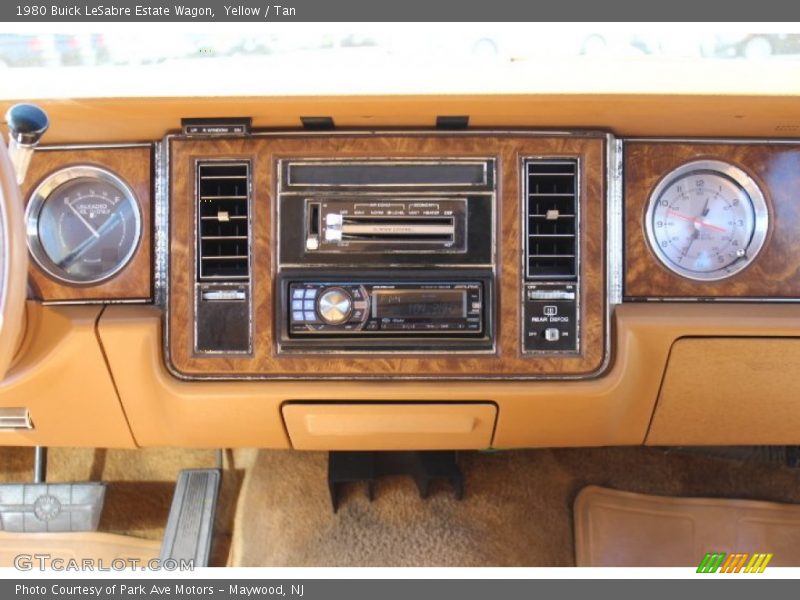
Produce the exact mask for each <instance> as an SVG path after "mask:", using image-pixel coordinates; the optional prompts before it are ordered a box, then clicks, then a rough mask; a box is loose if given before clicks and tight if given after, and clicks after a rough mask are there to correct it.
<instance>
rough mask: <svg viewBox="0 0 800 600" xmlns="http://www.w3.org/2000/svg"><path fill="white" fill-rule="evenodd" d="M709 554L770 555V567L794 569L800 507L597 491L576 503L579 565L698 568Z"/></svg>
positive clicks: (799, 556) (799, 550)
mask: <svg viewBox="0 0 800 600" xmlns="http://www.w3.org/2000/svg"><path fill="white" fill-rule="evenodd" d="M708 552H724V553H725V554H726V555H728V556H730V555H731V554H735V553H747V554H748V555H753V554H756V553H771V554H773V557H772V558H771V561H770V564H771V565H772V566H797V565H800V506H798V505H793V504H779V503H777V502H759V501H754V500H732V499H724V498H671V497H665V496H651V495H646V494H634V493H631V492H621V491H617V490H610V489H605V488H600V487H596V486H589V487H587V488H585V489H583V490H582V491H581V492H580V494H578V497H577V499H576V500H575V555H576V562H577V564H578V566H584V567H644V566H648V567H682V566H685V567H690V566H694V567H696V566H698V565H699V564H700V562H701V560H702V559H703V557H704V556H705V554H706V553H708Z"/></svg>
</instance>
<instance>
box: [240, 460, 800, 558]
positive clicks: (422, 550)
mask: <svg viewBox="0 0 800 600" xmlns="http://www.w3.org/2000/svg"><path fill="white" fill-rule="evenodd" d="M459 464H460V465H461V468H462V470H463V472H464V477H465V482H466V496H465V498H464V500H462V501H461V502H458V501H456V500H455V499H453V497H452V494H451V492H450V489H449V487H448V486H447V485H446V484H443V485H441V486H440V487H438V488H436V489H434V490H432V492H431V497H430V498H429V499H428V500H427V501H423V500H421V499H420V498H419V495H418V493H417V490H416V487H415V485H414V483H413V482H412V481H411V480H410V479H407V478H389V479H386V480H382V481H380V482H379V483H378V487H377V490H376V497H375V500H374V502H372V503H370V502H369V500H368V499H367V497H366V489H365V488H366V486H364V485H362V486H349V487H345V489H344V491H343V492H344V493H343V496H342V501H341V506H340V508H339V511H338V512H337V513H335V514H334V513H333V511H332V510H331V504H330V498H329V495H328V488H327V455H326V454H325V453H317V452H292V451H269V450H262V451H259V452H258V453H257V454H255V455H254V457H253V459H252V461H251V462H250V463H249V464H248V466H247V469H246V475H245V480H244V483H243V487H242V491H241V493H240V495H239V505H238V509H237V513H236V520H235V527H234V535H233V548H232V561H231V562H232V564H234V565H236V566H572V565H574V564H575V546H574V543H573V540H574V535H573V515H572V508H573V503H574V501H575V497H576V496H577V494H578V492H579V491H580V490H581V489H583V488H584V487H586V486H587V485H599V486H604V487H612V488H616V489H624V490H630V491H633V492H640V493H649V494H660V495H665V496H709V497H727V498H752V499H759V500H771V501H776V502H793V503H800V472H798V471H797V470H794V469H789V468H787V467H784V466H781V465H774V464H768V465H763V464H757V463H752V462H743V461H729V460H720V459H717V458H712V457H706V456H700V455H695V454H683V453H667V452H664V451H663V450H659V449H652V448H641V447H633V448H582V449H559V450H514V451H506V452H495V453H477V452H465V453H461V454H460V456H459ZM765 551H771V550H769V549H767V550H765ZM776 564H777V563H776ZM796 564H797V565H798V566H800V561H798V562H797V563H796Z"/></svg>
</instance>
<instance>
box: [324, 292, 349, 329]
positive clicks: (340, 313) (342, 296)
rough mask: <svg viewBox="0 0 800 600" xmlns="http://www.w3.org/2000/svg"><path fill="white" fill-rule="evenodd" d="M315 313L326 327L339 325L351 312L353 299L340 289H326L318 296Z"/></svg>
mask: <svg viewBox="0 0 800 600" xmlns="http://www.w3.org/2000/svg"><path fill="white" fill-rule="evenodd" d="M317 311H318V312H319V318H320V319H322V320H323V321H324V322H325V323H327V324H328V325H341V324H342V323H344V322H345V321H347V319H348V318H349V317H350V313H351V312H352V311H353V298H352V296H350V294H348V293H347V292H346V291H345V290H343V289H342V288H328V289H327V290H325V291H324V292H322V294H320V297H319V301H318V302H317Z"/></svg>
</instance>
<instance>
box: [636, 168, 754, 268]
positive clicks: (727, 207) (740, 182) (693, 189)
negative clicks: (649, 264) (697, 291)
mask: <svg viewBox="0 0 800 600" xmlns="http://www.w3.org/2000/svg"><path fill="white" fill-rule="evenodd" d="M768 225H769V213H768V210H767V203H766V201H765V200H764V194H762V193H761V190H760V189H759V188H758V186H757V185H756V183H755V182H754V181H753V180H752V179H751V178H750V177H749V176H748V175H747V174H746V173H745V172H744V171H742V170H741V169H739V168H738V167H734V166H733V165H730V164H728V163H725V162H721V161H716V160H699V161H694V162H690V163H687V164H685V165H682V166H680V167H678V168H677V169H675V170H674V171H672V172H671V173H669V174H668V175H667V176H666V177H664V179H662V180H661V182H660V183H659V184H658V186H656V189H655V190H654V191H653V194H652V195H651V196H650V201H649V205H648V208H647V216H646V222H645V226H646V230H647V239H648V242H649V243H650V246H651V248H652V249H653V252H655V254H656V256H657V257H658V259H659V260H660V261H661V262H662V263H663V264H664V266H666V267H667V268H668V269H670V270H671V271H673V272H675V273H677V274H678V275H681V276H683V277H687V278H689V279H696V280H699V281H715V280H718V279H724V278H726V277H730V276H731V275H734V274H736V273H738V272H739V271H741V270H742V269H744V268H745V267H746V266H747V265H749V264H750V263H751V262H752V261H753V259H754V258H755V257H756V255H757V254H758V252H759V250H761V247H762V246H763V245H764V240H765V239H766V235H767V227H768Z"/></svg>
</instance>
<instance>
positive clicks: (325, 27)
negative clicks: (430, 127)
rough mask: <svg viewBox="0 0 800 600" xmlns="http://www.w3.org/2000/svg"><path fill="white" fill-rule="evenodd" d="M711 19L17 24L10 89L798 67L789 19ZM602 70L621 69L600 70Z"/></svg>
mask: <svg viewBox="0 0 800 600" xmlns="http://www.w3.org/2000/svg"><path fill="white" fill-rule="evenodd" d="M711 25H715V24H711ZM711 25H709V24H680V27H679V28H677V29H676V28H675V27H670V26H669V24H660V25H653V24H650V25H648V24H640V25H638V26H637V25H635V24H632V25H619V24H618V25H613V24H590V25H589V24H587V25H586V26H585V27H583V26H580V25H575V24H531V23H515V24H509V23H481V24H478V23H460V24H459V23H391V24H380V23H356V24H347V23H325V24H313V23H287V24H281V25H275V26H273V27H270V28H266V27H263V26H253V24H240V25H237V26H236V27H235V28H234V27H231V26H230V25H226V24H214V25H213V26H212V25H208V24H207V25H203V24H197V25H196V26H192V25H191V24H188V25H187V24H175V23H172V24H162V23H152V24H148V26H147V28H146V31H147V33H146V34H145V33H143V32H144V31H145V28H144V27H136V28H133V27H125V25H123V24H100V25H98V24H70V26H69V28H67V27H66V26H65V25H64V24H63V23H62V24H50V25H49V26H48V24H40V25H37V26H36V28H35V29H30V30H28V31H26V30H24V29H21V27H20V26H19V25H17V24H15V25H13V26H12V25H11V24H5V28H3V26H0V72H4V74H5V76H4V77H3V85H2V88H0V97H3V98H6V99H8V98H23V97H28V98H60V97H62V98H80V97H113V96H128V97H131V96H187V95H203V96H229V95H266V94H282V95H292V94H358V93H375V94H381V93H392V94H398V93H430V92H444V93H452V92H459V91H467V92H473V93H474V92H484V93H491V92H494V91H497V92H509V91H511V92H513V91H536V90H539V89H542V88H543V86H544V87H545V88H546V86H547V85H548V81H550V80H552V79H553V78H554V77H556V76H557V78H558V80H559V81H558V88H559V89H560V90H563V91H570V89H569V88H570V86H572V87H573V88H574V90H580V89H582V86H586V85H587V81H590V82H593V83H594V84H595V85H594V87H593V89H595V88H597V87H598V86H599V87H600V88H601V89H602V87H603V86H607V87H608V88H609V89H613V86H614V81H613V79H615V77H614V74H615V72H616V73H617V74H619V73H620V71H619V69H620V67H619V65H620V64H621V63H622V64H624V65H626V67H628V68H630V69H632V70H633V72H634V73H635V72H637V69H640V70H641V74H642V76H641V80H642V81H640V84H641V85H643V86H646V85H648V82H647V81H646V80H647V79H648V77H649V78H652V77H653V75H652V65H653V64H654V63H657V62H660V63H663V62H665V61H668V62H671V63H673V64H675V63H678V64H681V63H682V64H685V65H693V68H694V69H695V70H696V68H697V64H698V61H702V64H704V65H708V74H709V76H712V75H714V71H715V69H714V65H716V66H717V67H718V68H719V69H722V71H721V72H723V73H724V72H725V70H726V69H729V67H730V65H737V64H738V65H742V64H748V65H750V64H752V65H761V64H768V65H769V66H770V67H771V68H773V69H774V68H778V69H785V68H787V67H789V66H791V68H792V69H793V70H794V72H795V73H796V72H797V71H796V68H797V63H798V62H800V34H797V33H789V32H786V31H785V29H786V27H787V25H783V26H782V28H781V27H778V28H775V27H773V28H770V27H764V31H766V32H764V31H762V32H757V31H756V32H753V31H750V30H745V29H740V28H734V29H730V28H729V29H725V30H722V29H719V27H721V26H719V25H718V24H716V25H717V27H713V26H711ZM12 27H13V29H12ZM752 27H753V25H752V24H750V29H752ZM781 29H784V31H782V30H781ZM787 63H789V64H787ZM564 64H568V65H570V66H569V67H568V68H565V67H564V66H563V65H564ZM600 64H602V65H609V64H612V65H615V66H614V67H612V68H610V69H606V70H603V69H600V70H599V71H598V70H597V69H596V68H595V66H596V65H600ZM726 65H727V66H726ZM570 69H573V71H570ZM570 73H574V74H575V75H580V77H581V79H580V80H579V81H576V80H574V78H571V77H570V76H569V75H570ZM587 78H588V80H587ZM799 79H800V78H799ZM606 80H608V81H606ZM651 83H654V84H656V85H664V84H665V83H664V82H663V81H660V82H658V81H656V82H651ZM670 84H671V85H677V86H679V87H680V85H681V82H680V81H673V82H671V83H670ZM730 84H731V85H732V86H737V85H741V84H742V82H734V81H731V82H730ZM565 86H566V88H565Z"/></svg>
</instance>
